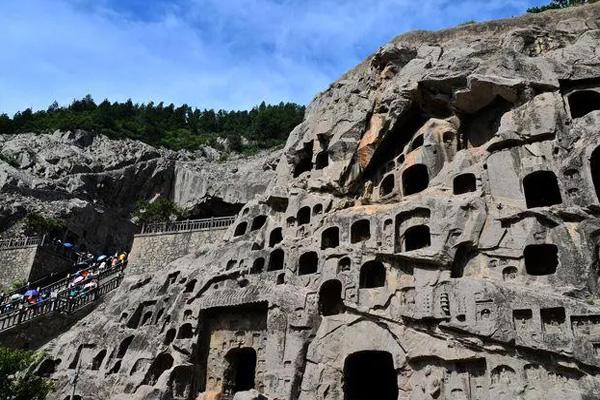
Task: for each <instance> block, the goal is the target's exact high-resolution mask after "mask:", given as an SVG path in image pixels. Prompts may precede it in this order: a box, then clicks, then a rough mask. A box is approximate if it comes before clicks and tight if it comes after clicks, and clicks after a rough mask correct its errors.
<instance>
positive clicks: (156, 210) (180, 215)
mask: <svg viewBox="0 0 600 400" xmlns="http://www.w3.org/2000/svg"><path fill="white" fill-rule="evenodd" d="M133 217H134V218H135V219H136V220H137V223H138V224H140V225H142V224H150V223H155V222H168V221H171V220H172V219H175V220H177V219H184V218H186V217H187V216H186V213H185V211H184V210H182V209H181V208H179V207H178V206H177V204H175V203H173V202H172V201H171V200H169V199H166V198H162V197H161V198H158V199H157V200H155V201H153V202H151V203H150V202H148V201H145V200H141V201H138V202H137V205H136V209H135V211H134V212H133Z"/></svg>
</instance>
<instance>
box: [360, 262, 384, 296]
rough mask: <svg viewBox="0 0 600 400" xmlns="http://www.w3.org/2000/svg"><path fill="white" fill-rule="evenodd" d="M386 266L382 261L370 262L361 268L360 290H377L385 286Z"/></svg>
mask: <svg viewBox="0 0 600 400" xmlns="http://www.w3.org/2000/svg"><path fill="white" fill-rule="evenodd" d="M385 275H386V272H385V266H384V265H383V263H382V262H381V261H368V262H366V263H364V264H363V266H362V267H361V268H360V277H359V288H361V289H375V288H379V287H384V286H385Z"/></svg>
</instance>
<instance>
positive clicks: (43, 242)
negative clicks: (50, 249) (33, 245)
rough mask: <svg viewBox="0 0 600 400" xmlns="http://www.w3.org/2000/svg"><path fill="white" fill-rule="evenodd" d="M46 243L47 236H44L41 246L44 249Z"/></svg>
mask: <svg viewBox="0 0 600 400" xmlns="http://www.w3.org/2000/svg"><path fill="white" fill-rule="evenodd" d="M45 243H46V235H45V234H44V236H42V243H41V244H40V246H42V247H44V244H45Z"/></svg>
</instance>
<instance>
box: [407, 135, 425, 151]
mask: <svg viewBox="0 0 600 400" xmlns="http://www.w3.org/2000/svg"><path fill="white" fill-rule="evenodd" d="M424 143H425V142H424V139H423V135H419V136H417V137H416V138H414V139H413V141H412V143H411V144H410V150H411V151H413V150H416V149H418V148H419V147H421V146H423V144H424Z"/></svg>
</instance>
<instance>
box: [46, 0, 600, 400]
mask: <svg viewBox="0 0 600 400" xmlns="http://www.w3.org/2000/svg"><path fill="white" fill-rule="evenodd" d="M599 20H600V5H590V6H585V7H576V8H573V9H571V10H567V11H562V12H547V13H543V14H540V15H535V16H526V17H523V18H519V19H514V20H507V21H500V22H491V23H487V24H480V25H473V26H468V27H463V28H459V29H454V30H450V31H444V32H439V33H430V32H416V33H411V34H407V35H404V36H400V37H399V38H397V39H395V40H394V41H393V42H392V43H390V44H388V45H386V46H385V47H383V48H382V49H381V50H380V51H379V52H378V53H377V54H375V55H374V56H372V57H370V58H369V59H368V60H366V61H365V62H364V63H362V64H361V65H359V66H358V67H356V68H355V69H354V70H352V71H350V72H349V73H347V74H346V75H345V76H343V77H342V78H341V79H340V80H339V81H337V82H336V83H334V84H333V85H332V86H331V87H330V88H329V89H328V90H327V91H326V92H324V93H322V94H321V95H319V96H318V97H317V98H316V99H315V100H314V102H313V103H312V104H311V105H310V106H309V107H308V110H307V115H306V119H305V121H304V122H303V123H302V124H301V125H299V126H298V127H297V128H296V129H295V130H294V132H293V133H292V135H291V137H290V139H289V140H288V143H287V145H286V148H285V150H284V155H283V156H282V159H281V161H280V162H279V164H278V166H277V177H276V179H275V180H274V182H272V183H271V185H270V186H269V188H268V189H267V190H265V193H264V194H263V195H262V196H260V197H259V198H258V199H257V200H254V201H252V202H250V203H249V204H247V205H246V206H245V207H244V209H243V210H242V211H241V212H240V213H239V215H238V218H237V221H236V224H235V225H234V226H232V227H231V228H230V230H229V232H228V234H227V235H226V237H225V239H224V241H223V242H222V243H219V244H217V245H215V246H213V247H210V248H205V249H202V250H199V251H197V252H196V253H195V254H190V255H188V256H186V257H184V258H182V259H179V260H177V261H175V262H173V263H172V264H171V265H169V266H168V267H165V270H164V273H158V274H148V275H143V274H142V275H131V276H128V277H127V278H126V279H125V281H124V283H123V284H122V286H121V288H120V289H119V290H118V291H117V292H116V293H115V294H114V295H113V296H112V297H111V298H110V299H109V300H108V301H107V302H106V303H105V304H104V305H103V306H102V307H100V308H98V309H97V310H96V311H94V312H93V313H92V314H91V315H90V316H89V317H87V318H85V319H84V320H82V321H81V322H80V323H79V324H77V325H76V326H75V327H74V329H72V330H71V331H70V332H68V333H66V334H64V335H63V336H61V337H59V338H58V339H57V340H55V341H54V342H52V343H51V344H50V345H49V346H47V347H46V348H45V350H46V351H47V352H48V353H49V358H48V359H47V360H46V361H45V362H44V363H43V364H42V366H41V367H40V372H41V373H43V374H45V375H47V376H51V377H52V378H53V379H55V380H56V387H57V393H56V394H55V398H57V399H64V398H66V397H67V396H69V395H70V394H71V393H72V392H73V386H72V384H71V383H70V382H72V381H73V380H72V379H71V380H70V378H72V377H73V376H74V375H75V374H77V375H78V380H77V386H76V388H75V393H77V395H79V396H82V398H85V399H88V398H89V399H108V398H111V399H132V398H135V399H172V398H177V399H194V398H199V399H223V398H224V399H232V398H234V396H235V398H236V399H239V398H255V397H256V396H255V397H252V396H254V395H253V394H252V393H251V392H249V390H250V389H252V388H254V389H256V390H257V391H258V392H260V393H261V394H262V395H263V396H265V397H266V398H268V399H280V400H281V399H286V400H287V399H300V400H325V399H327V400H331V399H334V400H342V399H346V400H357V399H378V400H397V399H410V400H425V399H427V400H429V399H447V400H450V399H471V400H482V399H489V400H492V399H494V400H496V399H507V400H508V399H527V400H530V399H582V400H583V399H596V398H600V375H599V373H600V307H599V306H598V305H597V304H598V301H599V300H598V298H597V294H598V273H599V272H598V271H599V268H600V265H599V264H598V249H599V248H600V246H599V245H600V241H599V240H600V239H599V237H600V236H599V233H600V220H599V219H598V215H599V212H600V207H599V199H598V197H599V196H598V194H599V192H600V150H598V145H599V144H600V141H599V139H600V131H599V126H600V59H599V56H600V30H598V28H599V26H598V21H599ZM240 392H243V393H240ZM236 393H238V394H237V395H236ZM248 396H250V397H248Z"/></svg>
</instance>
